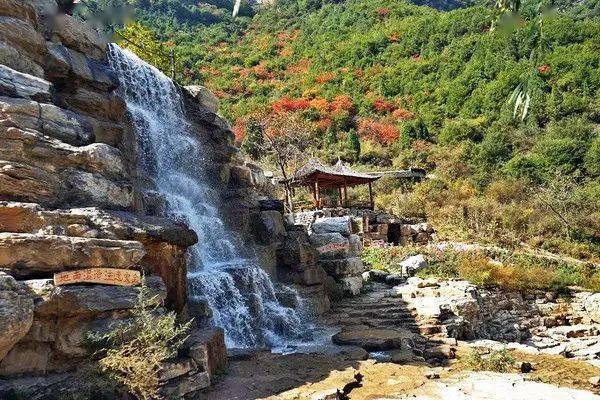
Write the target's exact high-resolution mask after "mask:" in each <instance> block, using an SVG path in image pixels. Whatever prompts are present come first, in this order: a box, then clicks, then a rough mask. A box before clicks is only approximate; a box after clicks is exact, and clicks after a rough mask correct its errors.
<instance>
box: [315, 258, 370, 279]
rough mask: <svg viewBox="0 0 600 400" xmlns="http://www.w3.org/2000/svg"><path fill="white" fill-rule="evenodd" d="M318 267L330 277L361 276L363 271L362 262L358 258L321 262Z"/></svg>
mask: <svg viewBox="0 0 600 400" xmlns="http://www.w3.org/2000/svg"><path fill="white" fill-rule="evenodd" d="M319 265H321V266H322V267H323V269H324V270H325V271H326V272H327V273H328V274H329V275H331V276H335V277H345V276H354V275H359V274H362V272H363V271H364V269H365V266H364V265H363V262H362V260H361V259H360V258H358V257H351V258H342V259H334V260H321V261H319Z"/></svg>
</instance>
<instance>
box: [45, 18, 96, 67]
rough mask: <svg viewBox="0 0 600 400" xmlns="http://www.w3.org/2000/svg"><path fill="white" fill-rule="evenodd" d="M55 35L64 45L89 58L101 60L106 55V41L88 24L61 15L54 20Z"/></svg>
mask: <svg viewBox="0 0 600 400" xmlns="http://www.w3.org/2000/svg"><path fill="white" fill-rule="evenodd" d="M54 33H55V34H56V35H57V36H58V37H59V39H60V40H61V41H62V43H63V44H65V45H66V46H68V47H71V48H73V49H75V50H78V51H80V52H82V53H84V54H86V55H88V56H89V57H92V58H95V59H98V60H101V59H103V58H104V56H105V55H106V49H107V43H106V40H105V39H104V38H103V37H102V36H101V35H100V34H99V33H98V32H97V31H95V30H94V29H93V28H92V27H90V26H89V25H88V24H87V23H86V22H84V21H82V20H80V19H77V18H74V17H72V16H70V15H66V14H59V15H57V16H56V17H55V20H54Z"/></svg>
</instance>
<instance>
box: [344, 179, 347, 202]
mask: <svg viewBox="0 0 600 400" xmlns="http://www.w3.org/2000/svg"><path fill="white" fill-rule="evenodd" d="M344 207H348V186H346V180H344Z"/></svg>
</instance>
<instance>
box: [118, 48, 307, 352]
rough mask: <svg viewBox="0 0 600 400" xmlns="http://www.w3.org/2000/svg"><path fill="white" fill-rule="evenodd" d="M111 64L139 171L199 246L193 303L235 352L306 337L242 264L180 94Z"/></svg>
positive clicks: (153, 75)
mask: <svg viewBox="0 0 600 400" xmlns="http://www.w3.org/2000/svg"><path fill="white" fill-rule="evenodd" d="M109 62H110V65H111V68H112V69H113V70H114V71H115V73H116V74H117V76H118V78H119V82H120V91H121V95H122V96H123V98H124V99H125V101H126V102H127V109H128V111H129V114H130V115H131V118H132V121H133V125H134V128H135V131H136V137H137V140H138V145H139V149H140V153H141V154H140V161H139V162H140V166H139V167H140V168H141V169H142V170H143V171H144V172H145V173H146V174H147V175H149V176H151V177H152V178H153V179H154V182H155V184H156V187H157V188H158V190H159V192H160V193H161V194H162V195H164V196H165V198H166V200H167V212H168V213H169V214H170V215H171V216H173V217H175V218H181V219H184V220H185V221H186V222H187V224H188V225H189V227H190V228H191V229H193V230H194V231H196V233H197V234H198V237H199V241H198V243H197V244H196V245H194V246H193V247H191V248H190V261H189V263H188V287H189V292H190V301H200V300H202V299H206V301H207V302H208V304H209V306H210V308H211V309H212V312H213V320H214V324H215V325H217V326H221V327H222V328H223V329H224V330H225V338H226V343H227V345H228V346H229V347H258V346H271V347H275V346H285V345H286V344H287V343H290V342H292V341H295V340H297V339H300V338H301V337H302V336H303V335H304V334H305V332H306V329H305V328H303V325H304V324H305V321H302V319H301V316H300V315H299V311H296V310H294V309H293V308H289V307H284V306H283V305H282V304H281V303H280V302H279V300H278V298H277V293H278V291H283V292H287V294H288V295H289V292H290V291H291V289H289V288H286V287H276V286H275V285H274V284H273V282H272V281H271V280H270V278H269V276H268V275H267V273H266V272H265V271H263V270H262V269H261V268H260V267H259V266H258V264H257V262H256V261H255V260H254V259H253V258H249V257H244V256H243V255H242V254H243V253H244V252H243V251H242V250H241V247H242V240H241V239H240V238H238V237H236V235H235V234H233V233H232V232H231V231H229V230H227V228H226V227H225V225H224V223H223V220H222V219H221V217H220V215H219V204H220V201H221V200H220V194H219V191H218V190H217V189H215V188H214V187H211V185H209V184H208V182H209V179H207V176H206V174H207V173H206V171H205V168H204V166H205V165H206V162H207V161H206V160H205V157H203V154H205V153H206V152H209V151H210V149H205V148H203V145H202V144H201V143H200V141H199V140H197V139H196V138H195V136H194V134H193V132H191V129H190V128H189V127H190V124H189V122H188V121H187V120H186V117H185V113H184V109H183V101H182V98H181V94H180V92H179V89H178V88H177V87H176V86H175V85H174V84H173V82H172V81H171V80H170V79H169V78H167V77H166V76H165V75H164V74H162V73H161V72H160V71H159V70H157V69H156V68H154V67H152V66H151V65H149V64H147V63H145V62H144V61H142V60H141V59H139V58H138V57H137V56H136V55H134V54H133V53H131V52H129V51H128V50H122V49H121V48H119V47H118V46H116V45H111V47H110V51H109Z"/></svg>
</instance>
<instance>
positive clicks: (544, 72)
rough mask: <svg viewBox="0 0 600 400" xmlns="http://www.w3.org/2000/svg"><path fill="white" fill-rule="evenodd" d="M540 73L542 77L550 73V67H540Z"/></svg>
mask: <svg viewBox="0 0 600 400" xmlns="http://www.w3.org/2000/svg"><path fill="white" fill-rule="evenodd" d="M538 72H539V73H540V75H546V74H547V73H548V72H550V66H549V65H540V66H539V67H538Z"/></svg>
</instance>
